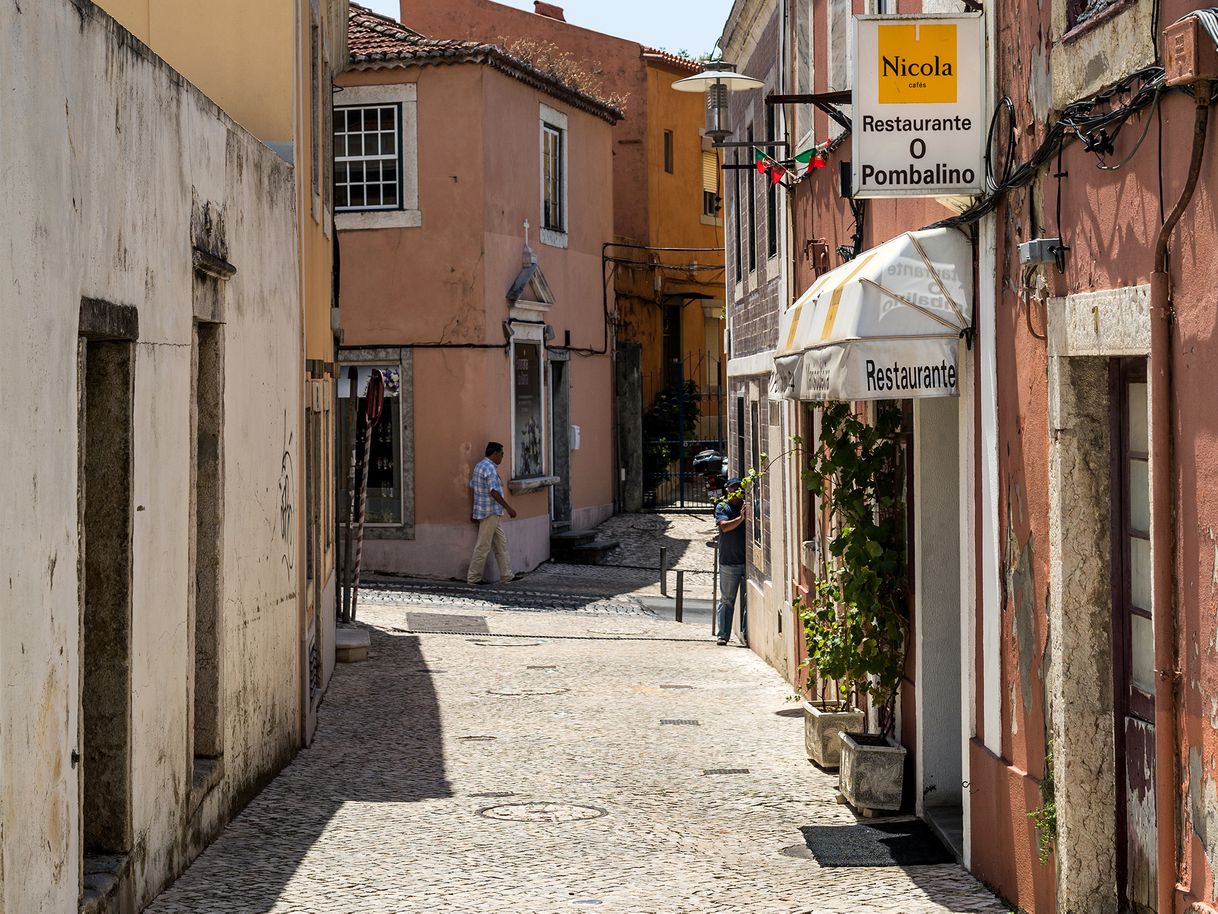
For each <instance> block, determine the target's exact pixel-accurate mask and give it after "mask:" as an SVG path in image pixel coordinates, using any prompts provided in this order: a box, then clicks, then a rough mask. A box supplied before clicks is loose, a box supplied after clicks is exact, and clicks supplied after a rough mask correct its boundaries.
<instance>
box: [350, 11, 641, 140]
mask: <svg viewBox="0 0 1218 914" xmlns="http://www.w3.org/2000/svg"><path fill="white" fill-rule="evenodd" d="M347 44H348V46H349V48H350V52H351V67H352V68H353V69H379V68H382V67H392V66H425V65H428V64H450V63H478V64H485V65H486V66H490V67H494V68H495V69H496V70H499V71H500V72H502V73H505V74H506V75H508V76H511V77H513V78H514V79H518V80H520V81H521V82H523V83H526V84H528V85H530V86H533V87H534V88H536V89H540V90H541V91H543V92H546V93H548V94H550V95H552V96H554V97H555V98H558V99H561V100H562V101H565V102H566V103H567V104H569V105H571V106H572V107H574V108H578V109H580V110H582V111H586V112H588V113H589V114H594V115H596V116H597V117H599V118H601V119H603V120H606V121H608V122H609V123H611V124H612V123H615V122H616V121H619V120H621V119H622V116H623V114H622V111H621V110H620V109H618V108H616V107H614V106H613V105H611V104H609V103H608V102H607V101H605V100H604V99H601V98H597V97H596V96H594V95H590V94H589V93H587V92H584V91H582V90H580V89H577V88H575V87H574V86H571V85H568V84H567V83H564V82H562V81H561V80H558V79H555V78H554V77H553V76H551V75H549V74H548V73H545V72H543V71H542V70H539V69H538V68H537V67H535V66H533V65H532V64H531V63H529V62H528V61H526V60H524V59H522V58H520V57H516V56H514V55H512V54H509V53H508V52H507V51H505V50H503V48H501V47H499V46H498V45H494V44H486V43H483V42H479V41H460V40H457V39H448V38H424V37H423V36H422V35H420V34H419V33H418V32H416V31H414V30H413V29H410V28H407V27H406V26H404V25H402V24H401V23H400V22H395V21H394V20H392V19H389V18H388V17H386V16H381V15H379V14H377V13H374V12H372V11H371V10H369V9H366V8H365V7H362V6H360V5H359V4H357V3H352V4H351V12H350V16H349V18H348V20H347Z"/></svg>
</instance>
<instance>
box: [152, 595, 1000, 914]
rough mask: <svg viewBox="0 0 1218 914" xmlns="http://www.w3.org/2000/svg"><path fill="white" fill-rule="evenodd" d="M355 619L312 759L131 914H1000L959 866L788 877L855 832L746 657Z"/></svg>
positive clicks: (483, 619) (789, 717)
mask: <svg viewBox="0 0 1218 914" xmlns="http://www.w3.org/2000/svg"><path fill="white" fill-rule="evenodd" d="M360 612H361V616H360V618H361V620H362V621H363V623H364V624H365V625H367V626H368V627H369V629H370V634H371V638H372V650H371V654H370V659H369V660H368V661H366V662H363V663H358V664H350V665H340V666H339V668H338V669H337V671H336V672H335V675H334V679H333V681H332V683H331V685H330V688H329V691H328V693H327V695H326V698H325V702H324V704H323V705H322V708H321V712H320V723H319V726H318V730H317V735H316V738H315V740H314V743H313V745H312V746H311V747H310V748H309V749H306V750H303V751H301V752H300V754H299V755H298V756H297V757H296V759H295V760H294V761H293V762H292V764H291V765H289V766H288V767H287V768H286V769H285V770H284V771H283V773H282V774H281V775H280V776H279V777H278V778H277V779H275V780H274V781H273V782H272V783H271V784H270V785H269V786H268V787H267V788H266V789H265V790H264V791H263V792H262V793H261V794H260V795H259V796H258V797H256V798H255V799H254V801H253V802H252V803H251V804H250V805H249V806H248V807H247V808H246V809H245V811H244V812H243V813H242V814H241V815H240V816H239V817H238V818H236V819H235V820H234V821H233V822H232V823H231V824H230V825H229V827H228V828H227V829H226V830H225V832H224V834H223V835H222V836H221V837H220V839H219V840H218V841H217V842H216V843H215V844H213V845H212V846H211V847H210V848H209V849H208V850H207V851H205V852H204V853H203V854H202V855H201V856H200V857H199V858H198V860H196V862H195V863H194V865H193V866H192V867H191V868H190V869H189V870H188V871H187V872H186V873H185V874H184V876H183V877H182V878H181V879H179V880H178V882H177V883H175V884H174V885H173V886H172V887H171V888H170V889H169V890H168V891H166V892H165V893H164V894H162V895H161V896H160V897H159V898H158V899H157V900H156V901H155V902H154V903H153V904H152V906H151V907H150V908H148V909H147V910H148V912H149V914H252V912H260V914H261V912H266V914H365V912H366V914H416V912H418V914H426V912H448V914H479V912H496V914H503V912H513V914H525V912H528V914H566V912H578V911H597V912H604V914H608V912H615V914H695V912H697V914H704V912H705V914H710V912H735V914H770V912H775V914H778V912H783V914H794V912H808V914H812V912H815V914H839V912H840V914H847V912H849V914H870V912H875V914H881V912H886V914H898V912H899V914H924V912H948V911H951V912H979V914H980V912H985V914H989V912H1005V911H1007V910H1008V909H1007V908H1006V907H1005V906H1003V905H1002V904H1000V903H999V902H998V901H997V899H995V898H994V896H992V895H991V894H990V893H988V892H987V891H986V890H985V889H984V888H983V887H982V886H981V885H980V884H979V883H977V882H976V881H975V880H974V879H973V878H972V877H971V876H969V875H968V874H967V873H966V872H965V871H964V870H963V869H962V868H961V867H959V866H955V865H940V866H922V867H909V868H907V869H902V868H897V867H886V868H836V869H821V868H820V867H819V866H818V865H817V864H816V862H815V861H814V860H812V859H807V855H806V850H805V849H804V848H803V845H802V837H801V834H800V831H799V828H800V826H803V825H817V824H820V825H826V824H834V823H841V824H843V825H848V824H853V823H854V822H855V821H856V820H855V817H854V816H853V814H852V813H851V812H850V811H849V809H848V808H847V807H844V806H840V805H838V804H837V803H836V802H835V788H836V780H835V777H834V776H832V775H829V774H826V773H824V772H822V771H820V770H818V769H817V768H815V767H814V766H812V765H811V764H810V763H809V762H807V761H806V759H805V757H804V754H803V723H802V719H801V718H800V717H799V716H798V707H799V706H798V705H797V704H796V703H794V702H793V701H792V700H790V699H791V697H792V696H791V690H790V688H789V687H788V686H787V685H786V684H785V683H784V682H783V681H782V679H781V678H780V677H779V676H778V675H777V674H776V673H774V672H773V671H772V670H771V669H770V668H769V667H767V666H766V665H765V663H764V662H763V661H762V660H761V659H760V658H758V657H757V656H756V655H754V654H753V653H752V652H750V651H746V650H739V649H736V648H732V647H717V646H715V644H714V643H713V642H711V641H709V640H708V639H703V638H700V637H697V636H696V634H694V633H692V629H691V628H690V627H689V626H681V625H677V624H675V623H672V622H668V621H666V620H663V619H660V618H657V617H654V616H648V615H646V614H642V613H623V614H619V615H612V616H607V615H602V614H600V613H588V612H570V611H566V612H562V611H551V612H546V613H542V612H518V611H515V610H503V609H500V608H497V607H494V606H491V605H488V603H487V602H485V601H484V602H479V603H469V602H467V603H465V604H461V603H460V602H459V601H456V600H444V601H439V602H437V603H436V604H435V605H433V606H431V607H427V606H422V605H419V604H410V605H389V604H386V605H367V606H364V607H362V608H361V611H360ZM429 613H431V614H434V615H435V617H436V618H434V619H430V620H429V619H428V618H426V617H427V615H428V614H429ZM460 616H468V617H469V622H468V628H469V630H470V631H471V632H479V633H480V634H468V635H467V634H461V633H459V632H458V630H459V629H461V628H463V627H466V626H465V624H464V623H463V621H462V620H461V619H460V618H458V617H460ZM429 622H431V623H434V624H431V625H429V624H428V623H429ZM412 625H413V626H414V627H415V628H417V629H420V630H422V629H427V628H432V629H434V630H435V631H433V632H431V633H422V634H412V633H410V632H409V631H408V630H409V629H410V627H411V626H412ZM663 720H679V721H685V722H686V723H685V724H684V725H674V724H665V723H662V722H661V721H663ZM690 721H693V722H696V723H689V722H690ZM731 769H747V773H734V774H707V773H705V772H706V771H707V770H719V771H722V770H731ZM784 850H785V851H787V853H785V854H784V853H783V851H784ZM801 852H802V853H801Z"/></svg>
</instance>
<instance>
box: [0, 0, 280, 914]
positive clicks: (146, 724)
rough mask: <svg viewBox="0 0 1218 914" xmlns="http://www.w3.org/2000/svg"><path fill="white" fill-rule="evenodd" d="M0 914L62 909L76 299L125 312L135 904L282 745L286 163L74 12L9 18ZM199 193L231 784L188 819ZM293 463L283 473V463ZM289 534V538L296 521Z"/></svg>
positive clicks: (64, 5)
mask: <svg viewBox="0 0 1218 914" xmlns="http://www.w3.org/2000/svg"><path fill="white" fill-rule="evenodd" d="M0 85H2V86H4V87H5V90H6V91H5V92H4V104H3V106H0V199H3V200H5V201H6V204H5V221H4V227H3V229H2V230H0V233H2V234H0V242H2V243H0V277H3V279H2V280H0V326H3V332H2V333H0V430H2V434H0V467H2V468H3V473H4V480H5V484H4V485H3V486H2V487H0V517H2V518H4V519H5V523H4V524H3V525H2V526H0V555H3V556H4V559H3V566H2V567H0V595H2V596H0V681H2V682H3V691H2V692H0V827H2V832H0V839H2V842H3V846H2V855H0V863H2V867H0V910H2V911H9V912H20V914H27V912H29V914H32V912H40V911H47V912H63V911H75V910H76V904H77V896H78V885H79V880H80V874H79V868H80V837H79V827H78V817H79V803H78V782H77V778H78V771H77V769H74V768H73V766H72V765H71V763H70V756H71V754H72V752H73V750H75V749H77V748H78V747H79V743H78V739H77V727H78V721H79V715H78V710H77V709H78V701H79V697H78V696H79V687H78V681H79V677H80V650H79V644H80V640H79V639H80V631H79V607H78V589H77V588H78V584H77V553H78V548H77V542H78V540H77V537H78V529H77V497H76V493H77V444H78V442H77V428H76V387H77V378H76V364H77V362H76V351H77V339H78V336H77V335H78V316H79V309H80V300H81V297H82V296H89V297H93V298H99V299H104V300H106V301H109V302H113V303H118V304H126V305H134V306H136V307H137V308H138V311H139V324H140V328H139V341H138V343H137V344H136V353H135V376H136V377H135V402H134V416H135V427H134V439H135V440H134V483H133V498H134V501H135V505H136V508H135V513H134V514H133V517H134V524H133V526H134V533H133V537H134V544H133V552H134V588H133V595H132V643H131V649H132V673H131V675H132V731H133V750H132V760H131V769H132V783H133V797H134V798H133V833H134V850H133V852H132V855H131V857H132V861H131V865H132V883H133V885H134V889H135V892H134V894H135V897H136V899H137V903H138V902H142V901H144V900H146V899H147V898H149V897H150V896H151V895H152V894H154V893H155V892H156V890H157V889H158V888H159V887H161V886H162V885H163V884H164V883H165V882H166V881H167V880H168V879H170V878H171V877H172V875H173V874H174V873H175V872H177V871H179V870H180V869H182V868H183V867H184V866H185V864H186V863H187V862H188V860H189V857H190V856H191V855H192V854H193V853H197V851H198V849H199V847H200V842H201V840H202V839H203V838H204V836H205V835H207V834H209V833H210V832H212V831H214V830H215V829H216V828H217V827H218V825H219V824H220V821H221V820H222V818H224V817H226V816H227V815H228V814H229V813H230V811H231V810H232V809H233V807H234V805H235V804H238V803H240V802H242V801H244V799H246V798H248V795H249V794H250V792H251V791H252V790H253V789H254V788H255V786H256V785H257V784H258V782H259V781H260V779H262V778H264V777H266V776H267V775H269V774H270V773H271V772H273V771H274V770H275V769H276V768H277V767H279V766H280V765H282V764H283V763H285V762H286V761H287V759H288V758H289V757H290V755H291V753H292V751H293V747H294V746H295V745H296V742H297V736H298V735H297V720H298V707H297V704H298V698H297V694H298V689H297V681H298V669H297V652H296V634H297V617H296V599H295V594H296V591H297V572H296V569H295V568H294V567H291V563H289V562H288V561H287V559H286V557H288V556H294V555H295V552H294V546H293V543H292V541H291V536H290V535H289V537H288V539H287V540H285V539H284V538H283V536H281V531H282V530H283V529H284V527H283V526H282V524H281V521H282V519H283V510H284V508H285V507H286V509H288V510H291V511H294V510H295V505H294V504H292V503H291V502H293V501H294V497H295V495H294V493H295V492H296V491H297V488H296V485H295V482H296V481H295V480H294V479H289V480H287V482H288V485H287V491H288V492H289V504H288V505H286V506H281V504H280V487H281V475H283V473H284V472H285V470H284V468H285V466H286V467H289V469H288V471H287V472H289V473H290V472H291V470H290V467H292V466H296V467H298V466H299V465H300V461H299V459H298V456H297V454H296V450H295V449H296V447H297V446H298V443H299V441H300V438H301V436H300V434H299V431H298V429H297V425H298V419H297V416H298V413H299V398H298V388H299V377H300V364H301V353H300V317H299V309H298V305H297V301H298V298H297V295H298V293H297V281H298V280H297V268H296V254H295V250H296V248H295V242H294V229H293V224H294V203H293V191H292V173H291V169H290V167H289V166H287V165H286V164H284V163H283V162H282V161H281V160H280V159H278V158H277V157H276V156H274V155H273V154H272V153H271V152H270V151H269V150H267V149H266V148H265V147H263V146H262V145H261V144H259V143H258V142H257V141H255V140H254V139H253V138H251V137H250V136H248V135H247V134H245V133H244V132H243V131H242V130H241V129H240V128H238V127H237V126H235V125H234V124H233V123H232V122H231V121H230V120H229V119H228V118H227V117H225V116H224V115H223V114H222V113H221V112H220V111H219V110H218V109H217V108H216V107H215V106H214V105H213V104H212V103H211V102H209V101H208V100H207V99H205V98H204V97H203V96H202V95H201V94H200V93H199V92H198V91H196V90H194V89H193V88H192V87H190V86H189V85H188V84H186V83H185V82H184V81H183V80H182V78H181V77H180V76H178V75H177V74H176V73H174V72H173V71H172V70H170V69H169V68H168V67H167V66H166V65H165V64H164V63H163V62H161V61H159V60H158V59H157V58H155V57H153V56H152V55H151V54H150V52H149V51H148V50H147V49H146V48H145V47H144V46H143V45H140V44H139V43H138V42H135V41H134V40H133V39H131V38H130V36H128V35H127V34H126V33H125V32H124V31H123V30H122V29H121V28H119V27H117V26H116V25H115V24H114V23H113V22H112V21H111V20H109V18H108V17H106V16H105V15H104V14H103V13H101V12H99V11H98V10H97V9H96V8H95V7H93V6H92V5H91V4H90V3H88V2H87V0H37V2H21V3H19V4H18V3H13V2H6V3H3V4H0ZM192 195H197V196H198V198H199V199H200V200H201V201H210V202H211V203H212V204H214V205H215V206H218V207H222V208H223V211H224V217H225V227H226V235H227V241H228V249H229V260H231V261H232V262H233V263H234V264H235V265H236V267H237V273H236V275H235V276H234V277H233V278H232V279H231V280H230V281H229V282H228V283H227V288H226V305H225V307H226V312H227V315H226V317H227V324H226V327H225V331H224V346H225V364H226V381H225V388H226V394H225V402H224V410H225V430H224V437H225V441H226V451H225V455H224V466H223V474H224V478H225V497H224V506H223V507H224V543H225V547H224V558H223V569H222V571H223V595H224V604H223V629H224V631H223V636H222V637H223V644H224V652H225V653H224V658H223V663H224V683H225V696H224V706H225V708H226V714H227V718H226V721H225V728H226V730H225V758H224V766H225V769H224V770H225V774H224V778H223V780H222V782H221V783H220V784H219V785H218V786H217V787H216V788H215V789H214V790H213V791H212V792H211V794H210V795H209V796H208V797H207V799H206V800H205V802H204V803H203V805H202V807H201V809H200V810H199V811H198V813H197V814H196V815H195V816H194V817H192V816H191V813H190V808H189V795H190V774H191V767H192V758H191V755H190V752H191V750H190V734H191V731H190V711H189V695H190V682H189V676H190V675H191V671H192V670H193V661H192V660H191V656H190V653H189V650H190V645H189V632H190V625H189V615H188V599H189V593H190V586H191V585H190V577H191V576H190V574H189V567H188V565H189V554H190V553H189V541H190V540H189V537H190V526H191V517H190V501H191V447H192V438H191V427H190V403H191V339H192V283H193V274H192V264H191V233H190V216H191V202H192ZM285 450H286V451H288V452H289V457H290V459H289V460H288V461H286V462H285V461H284V459H283V457H284V453H285ZM293 526H294V521H291V520H290V521H289V523H288V524H287V529H288V530H289V534H290V531H291V530H292V529H293Z"/></svg>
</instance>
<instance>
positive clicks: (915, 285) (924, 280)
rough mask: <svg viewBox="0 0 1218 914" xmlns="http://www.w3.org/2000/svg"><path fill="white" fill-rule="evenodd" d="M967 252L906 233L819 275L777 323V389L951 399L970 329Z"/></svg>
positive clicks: (796, 393)
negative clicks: (959, 362) (964, 338)
mask: <svg viewBox="0 0 1218 914" xmlns="http://www.w3.org/2000/svg"><path fill="white" fill-rule="evenodd" d="M972 261H973V249H972V245H971V244H970V242H969V240H968V238H967V237H965V236H964V234H963V233H961V232H960V231H958V230H956V229H950V228H940V229H926V230H924V231H919V232H906V233H905V234H904V235H899V236H898V237H896V238H893V239H892V240H891V241H886V242H884V244H881V245H879V246H878V247H874V248H871V249H870V250H868V251H864V252H863V253H861V254H860V255H859V256H858V257H856V258H854V260H851V261H849V262H848V263H844V264H842V265H841V266H840V267H838V268H837V269H835V270H830V271H829V272H828V273H825V274H823V275H822V276H820V277H818V278H817V280H816V282H815V283H813V284H812V287H811V288H809V289H808V291H807V292H805V293H804V294H803V295H801V296H800V298H799V300H798V301H796V302H795V304H794V305H792V306H791V307H790V308H789V309H788V310H787V312H786V313H785V314H783V315H782V320H781V321H780V323H779V331H778V350H777V352H776V353H775V356H774V381H773V385H772V388H773V391H774V393H776V394H778V395H779V396H783V397H786V398H787V399H791V400H896V399H903V398H907V397H954V396H956V395H957V394H958V393H959V387H958V382H959V378H958V372H957V367H956V360H957V356H958V354H959V351H960V339H961V337H962V336H963V335H964V331H966V330H968V329H970V328H971V327H972V325H973V266H972Z"/></svg>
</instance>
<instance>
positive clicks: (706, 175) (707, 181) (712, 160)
mask: <svg viewBox="0 0 1218 914" xmlns="http://www.w3.org/2000/svg"><path fill="white" fill-rule="evenodd" d="M702 189H703V190H704V191H706V192H707V193H708V194H717V193H719V155H718V154H717V153H715V152H711V151H710V150H707V149H704V150H702Z"/></svg>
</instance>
